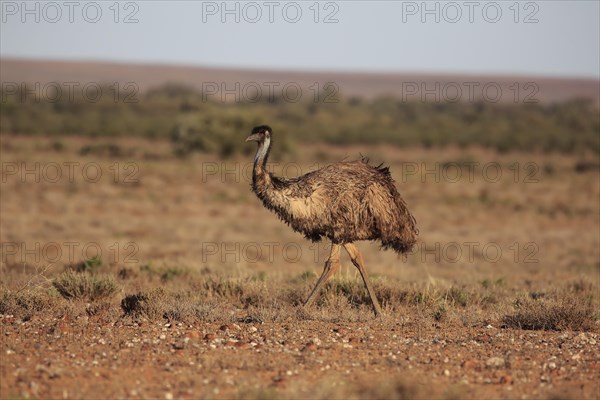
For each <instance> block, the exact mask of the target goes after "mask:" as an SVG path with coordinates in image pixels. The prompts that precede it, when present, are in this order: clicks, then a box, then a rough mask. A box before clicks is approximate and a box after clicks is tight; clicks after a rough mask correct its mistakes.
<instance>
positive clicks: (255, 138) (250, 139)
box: [246, 133, 260, 142]
mask: <svg viewBox="0 0 600 400" xmlns="http://www.w3.org/2000/svg"><path fill="white" fill-rule="evenodd" d="M251 141H256V142H260V135H259V134H258V133H255V134H254V135H250V136H248V137H247V138H246V142H251Z"/></svg>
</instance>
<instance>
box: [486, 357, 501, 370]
mask: <svg viewBox="0 0 600 400" xmlns="http://www.w3.org/2000/svg"><path fill="white" fill-rule="evenodd" d="M505 364H506V361H504V358H502V357H490V358H488V360H487V361H486V362H485V365H486V367H488V368H502V367H504V365H505Z"/></svg>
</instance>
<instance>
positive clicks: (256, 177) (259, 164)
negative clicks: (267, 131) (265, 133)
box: [252, 137, 271, 193]
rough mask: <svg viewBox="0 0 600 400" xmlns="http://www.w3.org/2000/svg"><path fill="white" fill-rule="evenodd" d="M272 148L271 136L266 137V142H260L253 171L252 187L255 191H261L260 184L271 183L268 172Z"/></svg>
mask: <svg viewBox="0 0 600 400" xmlns="http://www.w3.org/2000/svg"><path fill="white" fill-rule="evenodd" d="M270 150H271V138H269V137H267V138H265V140H264V142H262V143H261V144H260V146H259V147H258V150H257V151H256V156H255V157H254V170H253V171H252V187H253V188H254V191H255V192H257V193H258V192H259V191H260V190H258V186H260V185H261V183H262V184H266V183H267V182H266V181H268V182H269V183H270V179H268V178H270V177H269V176H268V175H269V174H267V172H266V171H267V168H266V165H267V159H268V158H269V152H270Z"/></svg>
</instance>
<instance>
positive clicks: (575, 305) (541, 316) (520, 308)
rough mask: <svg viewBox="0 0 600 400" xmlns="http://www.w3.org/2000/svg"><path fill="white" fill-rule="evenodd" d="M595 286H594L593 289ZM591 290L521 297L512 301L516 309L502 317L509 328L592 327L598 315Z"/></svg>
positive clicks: (577, 328)
mask: <svg viewBox="0 0 600 400" xmlns="http://www.w3.org/2000/svg"><path fill="white" fill-rule="evenodd" d="M596 290H597V289H596ZM593 302H594V297H593V295H592V293H588V294H586V293H583V294H574V293H569V292H564V291H563V292H561V293H555V294H552V295H550V296H548V297H542V298H535V299H532V298H523V299H518V300H517V301H516V302H515V312H514V313H511V314H508V315H506V316H505V317H504V318H503V319H502V321H503V322H504V324H505V325H506V327H508V328H513V329H529V330H555V331H562V330H573V331H587V330H592V329H594V327H595V325H596V320H597V319H600V314H599V313H598V308H597V307H594V303H593Z"/></svg>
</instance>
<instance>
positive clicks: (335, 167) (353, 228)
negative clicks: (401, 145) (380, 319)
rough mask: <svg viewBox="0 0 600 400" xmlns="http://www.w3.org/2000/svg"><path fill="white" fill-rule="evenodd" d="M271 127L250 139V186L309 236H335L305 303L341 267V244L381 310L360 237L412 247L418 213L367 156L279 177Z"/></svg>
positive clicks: (261, 128) (316, 238)
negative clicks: (272, 162) (270, 167)
mask: <svg viewBox="0 0 600 400" xmlns="http://www.w3.org/2000/svg"><path fill="white" fill-rule="evenodd" d="M272 134H273V131H272V130H271V128H270V127H268V126H266V125H262V126H258V127H256V128H254V129H253V130H252V134H251V135H250V136H249V137H248V138H247V139H246V141H257V142H258V150H257V152H256V156H255V158H254V169H253V174H252V190H253V191H254V193H255V194H256V195H257V197H258V198H259V199H260V200H261V201H262V203H263V205H264V206H265V207H266V208H267V209H269V210H271V211H273V212H275V214H277V216H278V217H279V218H280V219H281V220H282V221H284V222H286V223H287V224H288V225H289V226H290V227H291V228H292V229H294V230H295V231H297V232H300V233H302V234H304V236H305V237H306V238H307V239H310V240H312V241H319V240H321V239H322V238H323V237H325V238H327V239H329V240H331V242H332V246H331V252H330V255H329V258H328V260H327V261H326V263H325V268H324V270H323V273H322V275H321V277H320V278H319V280H318V281H317V284H316V285H315V288H314V289H313V290H312V292H311V294H310V296H309V297H308V299H307V301H306V302H305V307H307V306H309V305H310V304H311V303H312V301H313V300H314V298H315V296H316V295H317V294H318V292H319V289H320V288H321V286H322V285H323V284H324V283H325V281H327V279H328V278H329V277H330V276H331V275H333V273H335V271H336V270H337V269H338V268H339V267H340V261H339V258H340V249H341V247H342V246H343V247H344V248H345V249H346V251H347V252H348V254H349V255H350V258H351V260H352V263H353V264H354V265H355V266H356V267H357V269H358V270H359V272H360V274H361V277H362V278H363V281H364V283H365V286H366V287H367V291H368V292H369V296H370V298H371V301H372V302H373V310H374V312H375V314H376V315H379V314H381V308H380V306H379V302H378V301H377V297H376V296H375V294H374V292H373V290H372V288H371V285H370V284H369V281H368V277H367V272H366V270H365V268H364V261H363V259H362V255H361V254H360V252H359V251H358V248H357V247H356V246H354V245H353V244H352V242H354V241H357V240H379V241H381V244H382V247H383V248H391V249H393V250H394V251H396V252H398V253H406V252H408V251H410V249H411V248H412V246H413V244H414V243H415V242H416V239H417V235H418V230H417V228H416V222H415V219H414V217H413V216H412V215H411V213H410V212H409V211H408V208H407V206H406V203H405V202H404V200H403V199H402V197H401V196H400V194H399V193H398V191H397V190H396V187H395V186H394V181H393V179H392V177H391V175H390V172H389V169H388V168H386V167H381V166H379V167H374V166H371V165H369V164H368V162H367V161H366V160H364V159H362V160H359V161H351V162H338V163H334V164H330V165H328V166H326V167H324V168H322V169H319V170H317V171H313V172H309V173H307V174H305V175H302V176H300V177H298V178H294V179H284V178H279V177H276V176H274V175H272V174H270V173H269V172H267V170H266V163H267V159H268V156H269V152H270V149H271V144H272Z"/></svg>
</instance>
